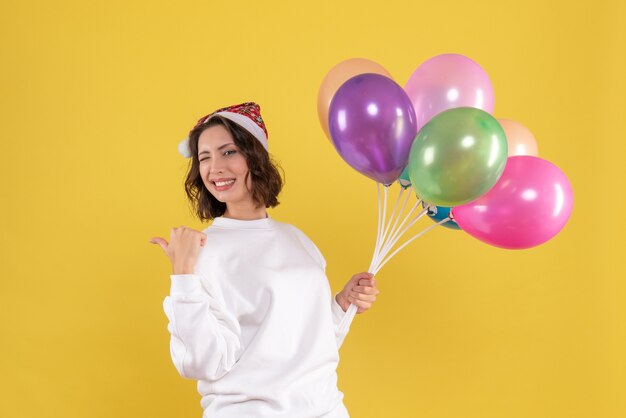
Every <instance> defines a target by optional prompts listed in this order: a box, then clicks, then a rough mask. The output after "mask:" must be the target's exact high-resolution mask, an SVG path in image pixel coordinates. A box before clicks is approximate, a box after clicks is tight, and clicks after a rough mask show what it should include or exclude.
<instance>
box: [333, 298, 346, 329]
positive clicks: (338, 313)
mask: <svg viewBox="0 0 626 418" xmlns="http://www.w3.org/2000/svg"><path fill="white" fill-rule="evenodd" d="M339 293H340V292H337V293H335V295H334V296H333V301H332V303H331V308H332V311H333V321H334V322H335V324H339V323H340V322H341V320H342V319H343V317H344V316H345V315H346V312H345V311H344V310H343V309H341V306H340V305H339V303H337V295H338V294H339Z"/></svg>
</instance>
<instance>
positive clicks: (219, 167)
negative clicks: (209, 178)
mask: <svg viewBox="0 0 626 418" xmlns="http://www.w3.org/2000/svg"><path fill="white" fill-rule="evenodd" d="M223 171H224V167H223V163H222V161H221V160H220V159H219V158H213V159H212V160H211V166H210V167H209V172H210V173H211V174H216V173H221V172H223Z"/></svg>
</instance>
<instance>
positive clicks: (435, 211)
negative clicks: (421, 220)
mask: <svg viewBox="0 0 626 418" xmlns="http://www.w3.org/2000/svg"><path fill="white" fill-rule="evenodd" d="M422 207H423V208H424V209H426V208H428V211H427V212H426V214H427V215H428V217H429V218H430V219H432V220H433V221H435V222H439V221H443V220H444V219H446V218H449V217H450V210H452V208H446V207H444V206H435V205H429V204H428V203H426V202H422ZM441 226H445V227H446V228H450V229H461V227H460V226H459V225H458V224H457V223H456V222H454V220H452V219H450V220H449V221H448V222H444V223H442V224H441Z"/></svg>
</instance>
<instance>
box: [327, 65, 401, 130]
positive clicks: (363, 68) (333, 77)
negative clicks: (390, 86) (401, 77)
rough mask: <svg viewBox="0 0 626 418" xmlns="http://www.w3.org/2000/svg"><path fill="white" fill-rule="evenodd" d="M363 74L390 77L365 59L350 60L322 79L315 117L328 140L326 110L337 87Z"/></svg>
mask: <svg viewBox="0 0 626 418" xmlns="http://www.w3.org/2000/svg"><path fill="white" fill-rule="evenodd" d="M365 73H374V74H380V75H384V76H385V77H389V78H392V77H391V74H389V72H388V71H387V70H386V69H385V68H383V66H382V65H380V64H378V63H376V62H374V61H371V60H368V59H366V58H350V59H347V60H345V61H342V62H340V63H339V64H337V65H335V66H334V67H333V68H332V69H331V70H330V71H329V72H328V74H326V77H324V80H322V84H321V86H320V89H319V92H318V93H317V115H318V117H319V119H320V125H322V129H323V130H324V133H325V134H326V137H327V138H328V139H330V131H329V129H328V109H329V108H330V102H331V101H332V99H333V96H334V95H335V93H336V92H337V90H339V87H341V86H342V85H343V83H345V82H346V81H348V80H349V79H351V78H352V77H354V76H357V75H359V74H365Z"/></svg>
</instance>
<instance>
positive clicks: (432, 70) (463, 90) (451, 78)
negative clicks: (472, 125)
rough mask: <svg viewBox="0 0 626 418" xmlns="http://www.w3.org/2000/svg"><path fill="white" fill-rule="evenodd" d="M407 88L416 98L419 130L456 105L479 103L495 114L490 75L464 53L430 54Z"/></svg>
mask: <svg viewBox="0 0 626 418" xmlns="http://www.w3.org/2000/svg"><path fill="white" fill-rule="evenodd" d="M404 90H405V91H406V93H407V95H408V96H409V97H410V98H411V102H413V108H414V109H415V116H416V117H417V129H418V130H419V129H422V126H424V125H426V123H427V122H428V121H429V120H430V119H431V118H432V117H433V116H435V115H436V114H437V113H439V112H443V111H444V110H448V109H452V108H455V107H464V106H469V107H476V108H478V109H482V110H484V111H485V112H487V113H490V114H493V87H492V85H491V80H489V76H487V73H486V72H485V71H484V70H483V69H482V67H481V66H480V65H478V64H477V63H476V62H475V61H472V60H471V59H469V58H467V57H466V56H463V55H459V54H442V55H437V56H435V57H432V58H430V59H429V60H427V61H426V62H424V63H423V64H422V65H420V66H419V67H418V68H417V69H416V70H415V71H414V72H413V74H411V77H409V81H407V83H406V86H405V87H404Z"/></svg>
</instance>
